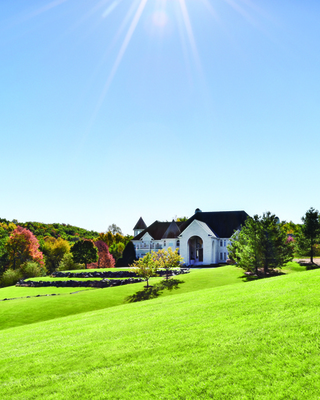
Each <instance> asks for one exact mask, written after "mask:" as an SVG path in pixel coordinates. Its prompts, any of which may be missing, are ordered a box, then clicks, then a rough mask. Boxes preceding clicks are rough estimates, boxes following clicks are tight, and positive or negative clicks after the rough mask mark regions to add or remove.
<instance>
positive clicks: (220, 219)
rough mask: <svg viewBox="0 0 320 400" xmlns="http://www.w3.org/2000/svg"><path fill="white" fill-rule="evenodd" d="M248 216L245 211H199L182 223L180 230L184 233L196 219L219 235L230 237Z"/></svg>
mask: <svg viewBox="0 0 320 400" xmlns="http://www.w3.org/2000/svg"><path fill="white" fill-rule="evenodd" d="M247 218H248V214H247V213H246V212H245V211H213V212H197V213H196V214H194V215H193V216H192V217H191V218H189V219H188V220H187V221H185V222H184V223H183V224H182V226H181V227H180V230H181V232H182V233H183V231H184V230H186V229H187V228H188V226H189V225H191V224H192V223H193V221H195V220H196V221H199V222H203V223H205V224H206V225H207V226H208V228H209V229H210V230H211V231H212V232H213V233H214V234H215V235H216V236H217V237H220V238H229V237H231V236H232V235H233V233H234V231H235V230H238V229H240V228H241V226H242V225H244V223H245V221H246V219H247Z"/></svg>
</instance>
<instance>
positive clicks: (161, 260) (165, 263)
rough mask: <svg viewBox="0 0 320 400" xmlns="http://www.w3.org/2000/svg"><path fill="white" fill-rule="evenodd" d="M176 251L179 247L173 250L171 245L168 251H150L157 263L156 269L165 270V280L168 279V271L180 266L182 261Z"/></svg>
mask: <svg viewBox="0 0 320 400" xmlns="http://www.w3.org/2000/svg"><path fill="white" fill-rule="evenodd" d="M178 251H179V249H176V250H175V251H173V250H172V249H171V247H168V251H166V250H158V251H157V252H152V258H153V260H154V262H155V263H156V264H157V265H158V269H160V268H163V269H164V270H165V271H166V280H168V279H169V273H170V271H172V270H173V269H175V268H178V267H180V266H181V264H182V262H183V258H182V257H181V256H180V254H179V253H178Z"/></svg>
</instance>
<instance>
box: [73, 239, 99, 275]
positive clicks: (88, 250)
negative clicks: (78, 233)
mask: <svg viewBox="0 0 320 400" xmlns="http://www.w3.org/2000/svg"><path fill="white" fill-rule="evenodd" d="M71 253H72V255H73V259H74V261H75V262H76V263H80V264H85V268H86V269H87V264H90V263H92V262H95V261H97V260H98V250H97V248H96V247H95V246H94V244H93V243H92V242H91V241H90V240H79V241H78V242H76V243H75V244H74V245H73V246H72V247H71Z"/></svg>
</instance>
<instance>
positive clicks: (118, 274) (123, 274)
mask: <svg viewBox="0 0 320 400" xmlns="http://www.w3.org/2000/svg"><path fill="white" fill-rule="evenodd" d="M189 272H190V269H189V268H179V269H177V270H174V271H171V272H170V275H181V274H187V273H189ZM157 274H158V275H159V276H165V275H166V271H161V270H160V271H158V272H157ZM51 276H52V277H53V278H135V277H137V276H138V275H137V274H136V273H135V272H131V271H114V272H113V271H101V272H98V271H93V272H61V271H56V272H54V273H53V274H52V275H51Z"/></svg>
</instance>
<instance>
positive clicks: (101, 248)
mask: <svg viewBox="0 0 320 400" xmlns="http://www.w3.org/2000/svg"><path fill="white" fill-rule="evenodd" d="M94 245H95V246H96V248H97V249H98V256H99V259H98V265H97V267H98V268H114V265H115V260H114V258H113V257H112V255H111V254H110V253H109V249H108V246H107V245H106V243H105V242H103V241H102V240H97V241H95V242H94Z"/></svg>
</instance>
